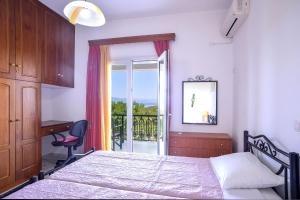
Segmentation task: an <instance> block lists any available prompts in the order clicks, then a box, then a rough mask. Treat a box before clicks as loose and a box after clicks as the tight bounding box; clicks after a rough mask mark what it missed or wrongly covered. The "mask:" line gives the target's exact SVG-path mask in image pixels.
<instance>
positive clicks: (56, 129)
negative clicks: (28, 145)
mask: <svg viewBox="0 0 300 200" xmlns="http://www.w3.org/2000/svg"><path fill="white" fill-rule="evenodd" d="M72 125H73V122H70V121H55V120H51V121H44V122H42V126H41V137H44V136H48V135H52V134H53V133H60V132H64V131H69V130H70V129H71V127H72Z"/></svg>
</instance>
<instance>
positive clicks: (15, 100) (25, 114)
mask: <svg viewBox="0 0 300 200" xmlns="http://www.w3.org/2000/svg"><path fill="white" fill-rule="evenodd" d="M49 13H51V14H52V15H53V16H55V17H56V19H57V21H58V23H59V28H58V29H56V30H49V29H48V25H49V24H46V23H45V22H47V23H50V22H49V19H48V14H49ZM50 32H51V34H50ZM67 34H68V36H69V37H66V35H67ZM50 35H59V38H60V40H59V41H58V43H57V44H56V46H55V49H51V45H52V43H53V41H52V40H50V39H51V38H48V36H49V37H50ZM64 36H65V38H68V39H66V40H63V39H62V38H63V37H64ZM74 40H75V29H74V26H73V25H71V24H69V23H68V22H67V21H66V20H65V19H64V18H62V17H60V16H58V15H57V14H56V13H54V12H53V11H51V10H50V9H49V8H47V7H46V6H44V5H43V4H41V3H40V2H39V1H37V0H0V192H2V191H4V190H7V189H9V188H10V187H12V186H14V185H17V184H19V183H21V182H23V181H25V180H27V179H28V178H30V177H32V176H34V175H37V174H38V172H39V171H40V169H41V150H40V149H41V144H40V143H41V142H40V127H41V83H48V84H51V82H45V81H44V79H43V77H45V76H43V74H47V72H49V71H51V70H52V71H53V69H58V70H59V71H55V70H54V71H55V73H59V74H65V75H64V77H65V78H63V77H60V79H59V80H58V81H57V82H54V83H52V84H57V85H62V86H66V87H73V86H74V43H75V41H74ZM65 51H67V53H64V52H65ZM51 55H55V56H56V57H55V63H51V62H50V59H52V57H51ZM53 76H56V77H58V74H54V75H53Z"/></svg>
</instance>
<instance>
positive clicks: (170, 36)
mask: <svg viewBox="0 0 300 200" xmlns="http://www.w3.org/2000/svg"><path fill="white" fill-rule="evenodd" d="M175 37H176V34H175V33H165V34H154V35H139V36H130V37H119V38H107V39H100V40H90V41H89V45H112V44H126V43H139V42H153V41H161V40H173V41H174V40H175Z"/></svg>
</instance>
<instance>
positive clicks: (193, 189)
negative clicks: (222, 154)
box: [12, 151, 223, 199]
mask: <svg viewBox="0 0 300 200" xmlns="http://www.w3.org/2000/svg"><path fill="white" fill-rule="evenodd" d="M51 181H52V182H51ZM56 182H57V183H56ZM39 184H40V185H43V188H44V189H43V191H45V192H46V193H47V194H49V195H51V194H52V192H53V191H63V188H68V190H69V191H70V192H69V193H63V195H58V197H59V198H63V197H65V196H64V195H67V196H68V197H69V196H70V197H74V198H82V197H85V198H126V197H127V196H128V198H138V199H141V198H189V199H222V198H223V194H222V190H221V187H220V185H219V182H218V180H217V178H216V176H215V174H214V172H213V169H212V167H211V165H210V161H209V159H199V158H185V157H171V156H155V155H148V154H133V153H116V152H102V151H98V152H95V153H93V154H91V155H89V156H86V157H85V158H83V159H81V160H79V161H77V162H75V163H73V164H71V165H69V166H67V167H65V168H63V169H62V170H60V171H58V172H56V173H55V174H53V175H51V176H50V178H49V179H48V180H45V181H43V182H38V183H37V184H33V185H31V186H29V187H27V188H30V187H31V188H32V187H33V188H34V189H33V190H34V191H41V189H40V188H41V187H40V186H39ZM52 185H57V186H55V188H59V189H61V190H59V189H53V188H52ZM59 185H60V186H61V187H60V186H59ZM81 187H82V189H79V188H81ZM90 187H91V188H90ZM27 188H25V189H24V190H20V191H19V192H17V193H15V194H14V195H15V196H13V195H12V197H13V198H16V197H18V195H19V196H22V197H24V194H28V193H29V190H28V189H27ZM73 188H75V189H74V190H73ZM84 188H87V189H84ZM26 189H27V191H26ZM85 190H89V191H95V192H91V193H88V192H85ZM71 191H74V192H71ZM22 192H23V193H22ZM78 193H80V194H78ZM36 194H37V196H34V193H32V195H33V196H32V195H28V196H30V197H31V198H36V197H39V195H43V194H42V192H37V193H36ZM58 194H61V192H58ZM89 194H90V195H89ZM95 195H96V196H95ZM105 195H106V196H105ZM22 197H21V198H22ZM54 197H55V195H54ZM68 197H67V198H68ZM46 198H47V197H46ZM50 198H51V197H50Z"/></svg>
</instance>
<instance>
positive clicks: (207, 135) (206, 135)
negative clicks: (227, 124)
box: [170, 131, 231, 139]
mask: <svg viewBox="0 0 300 200" xmlns="http://www.w3.org/2000/svg"><path fill="white" fill-rule="evenodd" d="M170 137H193V138H214V139H231V137H230V135H229V134H227V133H199V132H198V133H196V132H174V131H171V132H170Z"/></svg>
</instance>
